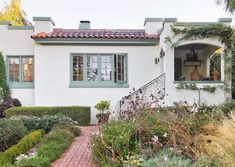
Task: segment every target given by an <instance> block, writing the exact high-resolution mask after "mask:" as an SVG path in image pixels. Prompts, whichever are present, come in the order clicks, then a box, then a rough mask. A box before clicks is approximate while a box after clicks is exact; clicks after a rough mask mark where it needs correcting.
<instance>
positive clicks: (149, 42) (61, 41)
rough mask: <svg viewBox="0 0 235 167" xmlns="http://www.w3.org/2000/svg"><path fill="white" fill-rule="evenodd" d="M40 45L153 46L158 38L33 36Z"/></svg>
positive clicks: (157, 42) (157, 41)
mask: <svg viewBox="0 0 235 167" xmlns="http://www.w3.org/2000/svg"><path fill="white" fill-rule="evenodd" d="M34 40H35V42H36V43H38V44H41V45H131V46H155V45H157V44H159V39H84V38H82V39H79V38H34Z"/></svg>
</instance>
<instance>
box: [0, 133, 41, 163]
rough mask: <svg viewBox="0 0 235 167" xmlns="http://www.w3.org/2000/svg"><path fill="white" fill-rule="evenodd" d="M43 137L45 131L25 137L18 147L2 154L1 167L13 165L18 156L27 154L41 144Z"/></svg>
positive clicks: (13, 147)
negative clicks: (2, 166)
mask: <svg viewBox="0 0 235 167" xmlns="http://www.w3.org/2000/svg"><path fill="white" fill-rule="evenodd" d="M43 135H44V132H43V130H37V131H34V132H31V133H30V134H28V135H26V136H25V137H23V138H22V139H21V140H20V141H19V142H18V143H17V144H16V145H14V146H12V147H10V148H8V149H7V150H6V151H4V152H2V153H0V165H5V164H12V163H13V162H14V160H15V158H16V157H17V156H18V155H20V154H22V153H25V152H26V151H27V150H29V149H30V148H31V147H33V146H34V145H35V144H37V143H39V141H41V139H42V137H43Z"/></svg>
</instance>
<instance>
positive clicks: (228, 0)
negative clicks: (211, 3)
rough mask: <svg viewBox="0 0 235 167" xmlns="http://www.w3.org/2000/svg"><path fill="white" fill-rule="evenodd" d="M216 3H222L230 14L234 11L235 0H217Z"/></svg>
mask: <svg viewBox="0 0 235 167" xmlns="http://www.w3.org/2000/svg"><path fill="white" fill-rule="evenodd" d="M217 4H219V5H223V6H224V7H225V10H226V11H227V12H229V13H231V14H233V13H234V12H235V0H217Z"/></svg>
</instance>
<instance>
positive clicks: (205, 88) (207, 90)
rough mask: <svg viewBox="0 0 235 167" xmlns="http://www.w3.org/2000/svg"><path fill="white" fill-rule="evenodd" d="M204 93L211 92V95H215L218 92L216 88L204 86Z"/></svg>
mask: <svg viewBox="0 0 235 167" xmlns="http://www.w3.org/2000/svg"><path fill="white" fill-rule="evenodd" d="M202 90H203V91H206V92H209V93H214V92H215V90H216V87H215V86H210V85H204V86H203V88H202Z"/></svg>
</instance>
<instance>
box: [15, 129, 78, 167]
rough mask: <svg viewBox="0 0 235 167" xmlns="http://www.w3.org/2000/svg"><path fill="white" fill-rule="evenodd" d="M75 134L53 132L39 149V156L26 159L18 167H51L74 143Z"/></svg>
mask: <svg viewBox="0 0 235 167" xmlns="http://www.w3.org/2000/svg"><path fill="white" fill-rule="evenodd" d="M73 138H74V136H73V134H72V133H71V132H69V131H67V130H63V129H55V130H52V131H51V132H50V133H49V134H48V135H47V136H46V137H45V138H44V139H43V141H42V143H41V144H40V145H39V146H38V148H37V156H36V157H35V158H32V159H24V160H22V161H20V162H19V163H18V164H17V167H25V166H27V167H50V164H51V162H53V161H54V160H56V159H58V158H59V157H60V156H61V154H62V153H63V152H64V151H65V150H66V149H67V148H68V147H69V145H70V144H71V143H72V141H73Z"/></svg>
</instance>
